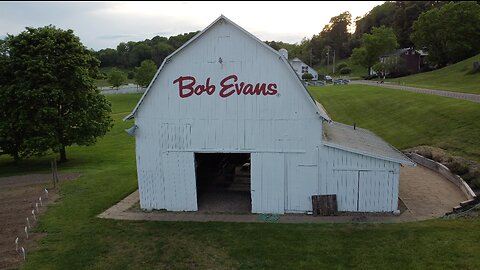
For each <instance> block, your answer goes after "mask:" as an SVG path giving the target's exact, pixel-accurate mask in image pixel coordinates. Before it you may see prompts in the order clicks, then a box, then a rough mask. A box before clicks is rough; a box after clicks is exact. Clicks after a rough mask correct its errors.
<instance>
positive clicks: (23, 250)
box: [22, 247, 25, 261]
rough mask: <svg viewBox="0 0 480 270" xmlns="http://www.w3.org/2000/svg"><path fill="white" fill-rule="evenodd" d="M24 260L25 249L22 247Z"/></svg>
mask: <svg viewBox="0 0 480 270" xmlns="http://www.w3.org/2000/svg"><path fill="white" fill-rule="evenodd" d="M22 253H23V260H24V261H25V249H24V248H23V247H22Z"/></svg>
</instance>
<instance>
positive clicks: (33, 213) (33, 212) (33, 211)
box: [32, 209, 37, 220]
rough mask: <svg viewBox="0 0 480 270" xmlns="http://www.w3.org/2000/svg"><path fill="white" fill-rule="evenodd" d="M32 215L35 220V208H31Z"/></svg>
mask: <svg viewBox="0 0 480 270" xmlns="http://www.w3.org/2000/svg"><path fill="white" fill-rule="evenodd" d="M32 215H33V220H37V217H36V216H35V209H33V210H32Z"/></svg>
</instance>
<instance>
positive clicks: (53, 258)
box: [0, 86, 480, 269]
mask: <svg viewBox="0 0 480 270" xmlns="http://www.w3.org/2000/svg"><path fill="white" fill-rule="evenodd" d="M311 90H312V93H313V94H314V95H315V96H316V97H317V98H318V99H319V100H320V101H321V102H322V103H323V104H324V105H325V107H326V108H327V110H328V111H329V113H330V115H331V116H332V117H333V118H334V119H335V120H338V121H342V122H345V123H352V122H353V121H356V122H357V124H358V125H359V126H360V127H368V128H371V129H372V130H374V131H376V132H377V133H378V134H379V135H381V136H383V137H384V138H386V139H387V140H388V141H389V142H391V143H393V144H394V145H396V146H397V147H400V148H403V147H406V146H410V145H414V144H417V143H424V142H428V141H432V142H435V143H437V144H439V145H441V144H442V143H444V145H447V146H448V145H450V146H451V148H452V149H453V150H454V151H455V149H457V150H458V151H460V152H464V153H467V154H468V153H469V155H470V156H472V158H474V157H475V156H477V157H478V151H479V149H480V147H479V145H478V143H479V142H478V140H475V139H472V138H474V137H475V136H476V137H477V138H478V137H479V134H478V130H480V129H479V127H478V125H479V123H478V121H476V118H474V116H475V115H478V113H479V110H480V108H479V107H478V106H477V105H476V104H474V103H471V102H470V103H469V102H467V101H456V100H453V99H449V98H444V97H436V96H428V95H422V94H416V93H409V92H403V91H395V90H389V89H380V88H376V87H362V88H358V86H338V87H337V86H335V87H333V86H332V87H318V88H312V89H311ZM140 96H141V95H139V94H131V95H111V96H108V99H109V100H110V101H111V102H112V105H113V112H112V117H113V118H114V119H115V126H114V128H113V130H112V131H111V132H109V133H108V134H107V135H106V136H105V137H104V138H101V139H99V141H98V143H97V144H96V145H94V146H91V147H78V146H72V147H69V148H68V149H67V155H68V157H69V159H70V160H69V161H68V162H67V163H64V164H59V170H60V171H62V172H80V173H81V177H80V178H79V179H77V180H75V181H69V182H62V183H61V184H60V185H61V187H60V193H61V195H62V198H61V199H60V200H59V201H57V203H55V204H54V205H52V206H51V207H50V208H49V210H48V211H47V213H46V214H45V215H44V216H42V217H41V219H40V223H39V226H38V227H37V228H36V229H35V230H36V231H37V232H41V233H43V234H44V235H45V236H44V237H43V238H42V239H41V240H40V241H39V242H38V243H37V244H36V248H35V249H31V250H28V251H27V261H26V265H25V266H24V267H23V268H22V269H320V268H341V269H349V268H362V269H372V268H373V269H387V268H392V267H393V268H397V267H396V266H401V267H399V268H405V269H426V268H433V269H479V268H480V258H479V257H478V254H479V253H480V245H478V239H479V237H480V230H478V227H479V225H480V219H478V218H473V219H459V220H445V219H436V220H429V221H424V222H409V223H398V224H368V223H367V224H364V223H345V224H272V223H265V224H253V223H251V224H248V223H222V222H207V223H198V222H154V221H119V220H104V219H99V218H96V217H95V216H96V215H97V214H99V213H101V212H102V211H104V210H105V209H107V208H109V207H110V206H111V205H113V204H115V203H116V202H118V201H119V200H121V199H123V198H124V197H125V196H126V195H128V194H130V193H131V192H132V191H134V190H135V189H137V182H136V167H135V143H134V138H133V137H130V136H128V135H127V134H126V133H125V132H124V129H125V128H128V127H130V126H131V125H132V121H128V122H123V121H122V118H123V117H124V116H125V115H126V114H128V113H129V112H130V111H131V109H132V108H133V107H134V106H135V104H136V102H137V101H138V99H139V98H140ZM468 125H471V127H470V128H466V127H465V126H468ZM452 129H453V130H452ZM472 130H473V131H474V132H473V133H471V134H469V132H472ZM475 132H476V133H475ZM51 158H52V156H47V157H44V158H35V159H28V160H24V161H22V162H20V163H19V164H13V163H12V161H11V158H9V157H6V156H1V157H0V175H10V174H18V173H27V172H34V171H39V170H42V168H43V170H44V171H46V172H48V170H49V168H50V164H49V161H50V159H51ZM392 243H393V244H392ZM13 246H14V245H13V243H12V249H13Z"/></svg>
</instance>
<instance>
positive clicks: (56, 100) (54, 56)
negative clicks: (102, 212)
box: [0, 25, 112, 162]
mask: <svg viewBox="0 0 480 270" xmlns="http://www.w3.org/2000/svg"><path fill="white" fill-rule="evenodd" d="M2 47H3V50H4V52H3V53H1V55H2V56H1V57H0V148H1V149H2V151H3V152H5V153H7V154H9V155H11V156H13V157H14V159H15V160H18V159H19V158H20V157H28V156H31V155H42V154H45V153H46V152H47V151H48V150H49V149H51V150H53V151H55V152H59V153H60V161H62V162H63V161H66V160H67V158H66V150H65V148H66V147H67V146H70V145H72V144H78V145H90V144H93V143H95V141H96V138H97V137H99V136H103V135H104V134H105V133H106V132H107V131H108V130H109V129H110V128H111V126H112V119H111V118H110V111H111V108H110V103H109V102H108V101H107V100H106V98H105V97H104V96H103V95H101V94H100V92H99V90H97V87H96V85H95V83H94V79H93V78H94V77H95V76H96V74H97V73H98V65H99V61H98V60H97V59H96V58H95V57H94V56H93V54H92V53H91V52H90V51H89V50H87V49H86V48H85V46H83V45H82V43H81V42H80V39H79V38H78V37H77V36H75V35H74V34H73V31H72V30H66V31H65V30H62V29H58V28H56V27H55V26H52V25H49V26H46V27H40V28H29V27H27V28H26V30H25V31H23V32H22V33H20V34H18V35H17V36H13V35H8V36H7V38H6V40H5V43H4V46H2Z"/></svg>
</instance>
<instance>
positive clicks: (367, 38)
mask: <svg viewBox="0 0 480 270" xmlns="http://www.w3.org/2000/svg"><path fill="white" fill-rule="evenodd" d="M397 46H398V43H397V38H396V36H395V33H394V32H393V30H392V29H391V28H387V27H385V26H381V27H374V28H372V34H363V36H362V46H361V47H360V48H355V49H353V52H352V61H353V62H354V63H356V64H359V65H361V66H363V67H366V68H367V69H368V71H369V73H370V69H371V68H372V66H373V65H375V63H377V62H378V61H379V57H380V56H381V55H382V54H384V53H386V52H388V51H391V50H393V49H395V48H396V47H397Z"/></svg>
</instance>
